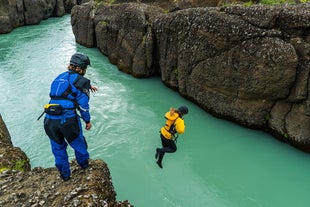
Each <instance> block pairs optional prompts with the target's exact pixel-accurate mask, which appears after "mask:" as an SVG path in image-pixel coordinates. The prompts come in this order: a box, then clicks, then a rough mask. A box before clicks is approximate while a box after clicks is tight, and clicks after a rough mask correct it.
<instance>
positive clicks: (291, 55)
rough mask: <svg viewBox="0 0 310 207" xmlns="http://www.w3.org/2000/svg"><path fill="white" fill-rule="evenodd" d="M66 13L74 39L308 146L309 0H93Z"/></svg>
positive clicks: (206, 104) (235, 117)
mask: <svg viewBox="0 0 310 207" xmlns="http://www.w3.org/2000/svg"><path fill="white" fill-rule="evenodd" d="M71 15H72V16H71V18H72V19H71V21H72V27H73V31H74V34H75V37H76V41H77V42H78V43H81V44H83V45H85V46H87V47H98V48H99V50H100V51H101V52H102V53H103V54H104V55H106V56H108V58H109V59H110V61H111V63H113V64H116V65H117V66H118V68H119V69H120V70H122V71H124V72H126V73H130V74H132V75H133V76H135V77H149V76H152V75H158V74H159V75H160V76H161V78H162V81H163V82H164V83H165V84H166V85H167V86H168V87H171V88H173V89H174V90H177V91H178V92H179V93H180V94H181V95H182V96H184V97H186V98H188V99H190V100H192V101H193V102H195V103H197V104H198V105H199V106H200V107H201V108H203V109H205V110H206V111H207V112H210V113H212V114H213V115H215V116H217V117H221V118H225V119H229V120H232V121H234V122H236V123H239V124H241V125H243V126H246V127H250V128H255V129H262V130H265V131H268V132H269V133H271V134H273V135H274V136H275V137H276V138H279V139H280V140H283V141H285V142H288V143H290V144H291V145H293V146H295V147H297V148H299V149H301V150H304V151H307V152H309V151H310V98H309V90H310V81H309V71H310V4H298V5H277V6H266V5H253V6H250V7H243V6H231V7H200V8H187V9H177V10H171V11H170V12H167V11H166V10H163V9H162V8H160V7H156V6H153V5H147V4H136V3H128V4H125V3H124V4H117V5H113V4H112V5H111V4H100V5H97V4H95V2H93V1H90V2H88V3H86V4H83V5H79V6H76V7H74V8H73V9H72V12H71ZM86 34H87V35H86Z"/></svg>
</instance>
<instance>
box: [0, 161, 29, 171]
mask: <svg viewBox="0 0 310 207" xmlns="http://www.w3.org/2000/svg"><path fill="white" fill-rule="evenodd" d="M27 163H28V160H15V161H12V164H10V165H9V166H0V173H1V172H3V171H6V170H17V171H21V172H24V171H26V170H27Z"/></svg>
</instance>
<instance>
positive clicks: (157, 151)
mask: <svg viewBox="0 0 310 207" xmlns="http://www.w3.org/2000/svg"><path fill="white" fill-rule="evenodd" d="M159 153H160V149H159V148H156V154H155V159H157V158H158V155H159Z"/></svg>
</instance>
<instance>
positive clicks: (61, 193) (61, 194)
mask: <svg viewBox="0 0 310 207" xmlns="http://www.w3.org/2000/svg"><path fill="white" fill-rule="evenodd" d="M0 157H1V159H0V206H3V207H12V206H20V207H28V206H29V207H30V206H31V207H34V206H42V207H50V206H59V207H60V206H66V207H70V206H72V207H73V206H109V207H130V206H132V205H131V204H130V203H129V202H128V201H116V192H115V191H114V187H113V184H112V178H111V175H110V172H109V169H108V166H107V164H106V163H105V162H104V161H102V160H90V162H89V164H90V167H89V168H87V169H86V170H82V169H81V168H80V167H79V165H78V164H77V163H76V161H72V162H71V163H70V167H71V171H72V177H71V179H70V180H69V181H66V182H64V181H63V180H62V179H61V178H60V177H59V172H58V170H57V169H56V168H55V167H53V168H47V169H43V168H41V167H36V168H34V169H32V170H31V169H30V161H29V158H28V157H27V156H26V154H25V153H24V152H23V151H22V150H21V149H20V148H18V147H14V146H13V145H12V142H11V138H10V134H9V131H8V129H7V128H6V125H5V123H4V121H3V120H2V117H1V114H0Z"/></svg>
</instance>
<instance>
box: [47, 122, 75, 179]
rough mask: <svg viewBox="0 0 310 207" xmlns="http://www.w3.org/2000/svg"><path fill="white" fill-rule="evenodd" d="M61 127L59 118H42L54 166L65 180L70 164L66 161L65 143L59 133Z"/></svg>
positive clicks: (68, 177)
mask: <svg viewBox="0 0 310 207" xmlns="http://www.w3.org/2000/svg"><path fill="white" fill-rule="evenodd" d="M61 127H62V124H61V121H60V120H52V119H47V118H45V119H44V129H45V132H46V134H47V136H48V137H49V138H50V143H51V148H52V152H53V155H54V158H55V166H56V167H57V169H58V171H59V173H60V177H61V178H62V179H63V180H65V181H66V180H69V179H70V165H69V162H68V154H67V143H66V141H65V140H64V137H63V135H62V133H61V130H60V128H61Z"/></svg>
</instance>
